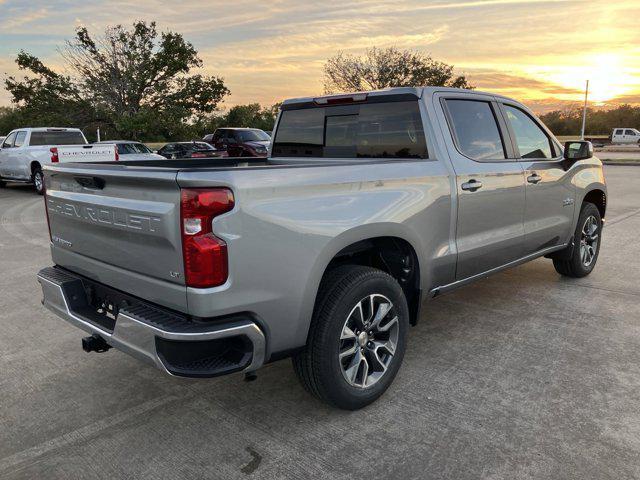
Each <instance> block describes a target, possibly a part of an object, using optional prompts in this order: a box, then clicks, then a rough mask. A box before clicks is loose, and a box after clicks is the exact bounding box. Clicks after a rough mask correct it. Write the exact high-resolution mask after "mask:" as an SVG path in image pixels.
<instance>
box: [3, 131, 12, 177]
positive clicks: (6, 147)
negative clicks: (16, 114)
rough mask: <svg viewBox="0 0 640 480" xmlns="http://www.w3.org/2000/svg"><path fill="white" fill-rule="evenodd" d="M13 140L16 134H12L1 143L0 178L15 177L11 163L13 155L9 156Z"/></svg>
mask: <svg viewBox="0 0 640 480" xmlns="http://www.w3.org/2000/svg"><path fill="white" fill-rule="evenodd" d="M15 139H16V132H12V133H11V134H10V135H9V136H8V137H7V138H5V139H4V142H2V150H0V176H2V177H15V166H14V165H13V162H12V158H13V155H11V153H12V151H13V142H14V141H15Z"/></svg>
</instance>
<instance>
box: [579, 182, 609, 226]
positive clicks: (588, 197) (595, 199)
mask: <svg viewBox="0 0 640 480" xmlns="http://www.w3.org/2000/svg"><path fill="white" fill-rule="evenodd" d="M585 202H589V203H593V204H594V205H595V206H596V207H597V208H598V211H599V212H600V217H601V218H602V219H603V221H604V218H605V214H606V211H607V193H606V192H605V190H604V189H601V188H599V187H595V188H593V189H591V190H589V191H588V192H587V193H586V194H585V196H584V197H583V198H582V203H585Z"/></svg>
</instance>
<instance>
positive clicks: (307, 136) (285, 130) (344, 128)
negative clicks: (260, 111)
mask: <svg viewBox="0 0 640 480" xmlns="http://www.w3.org/2000/svg"><path fill="white" fill-rule="evenodd" d="M272 157H316V158H389V159H393V158H398V159H402V158H405V159H406V158H414V159H419V158H428V152H427V144H426V139H425V134H424V130H423V126H422V118H421V116H420V109H419V105H418V100H417V99H416V100H407V101H404V100H403V101H395V102H393V101H391V102H379V103H362V104H350V105H331V106H309V107H304V108H299V109H292V110H283V111H282V113H281V115H280V121H279V123H278V128H277V129H276V132H275V138H274V141H273V148H272Z"/></svg>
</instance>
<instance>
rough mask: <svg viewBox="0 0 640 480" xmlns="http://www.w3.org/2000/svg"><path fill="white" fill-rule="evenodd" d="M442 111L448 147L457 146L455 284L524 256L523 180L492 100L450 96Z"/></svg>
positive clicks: (444, 100) (454, 159)
mask: <svg viewBox="0 0 640 480" xmlns="http://www.w3.org/2000/svg"><path fill="white" fill-rule="evenodd" d="M441 105H442V106H443V109H444V114H445V116H446V119H447V122H448V124H449V130H450V134H451V135H450V136H448V135H445V141H447V142H449V141H452V142H453V144H452V145H451V146H450V147H449V148H448V150H449V151H450V152H451V156H452V163H453V167H454V169H455V173H456V182H457V193H458V218H457V231H456V245H457V249H458V263H457V269H456V280H462V279H465V278H468V277H471V276H474V275H477V274H480V273H483V272H486V271H488V270H491V269H493V268H496V267H500V266H502V265H505V264H507V263H509V262H512V261H514V260H517V259H519V258H520V257H522V256H523V240H524V228H523V223H522V218H523V215H524V207H525V186H524V176H523V173H522V166H521V164H520V162H518V161H517V159H515V158H513V157H514V155H513V148H512V146H511V144H510V142H506V141H505V139H504V136H503V134H502V132H503V131H504V121H503V120H502V117H501V116H500V115H499V112H498V110H497V108H498V107H497V104H496V103H495V101H494V99H493V97H491V96H486V97H484V96H480V95H473V98H470V96H469V95H466V96H465V95H464V94H457V95H447V96H446V97H443V98H442V100H441Z"/></svg>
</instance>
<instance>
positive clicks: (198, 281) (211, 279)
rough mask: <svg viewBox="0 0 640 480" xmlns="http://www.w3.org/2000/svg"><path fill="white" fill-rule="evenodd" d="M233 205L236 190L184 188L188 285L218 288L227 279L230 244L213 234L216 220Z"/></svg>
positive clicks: (183, 229) (184, 253)
mask: <svg viewBox="0 0 640 480" xmlns="http://www.w3.org/2000/svg"><path fill="white" fill-rule="evenodd" d="M233 206H234V198H233V193H232V192H231V190H229V189H228V188H183V189H182V190H181V191H180V228H181V234H182V256H183V260H184V277H185V283H186V285H187V286H188V287H195V288H209V287H216V286H218V285H222V284H223V283H224V282H226V281H227V278H228V276H229V261H228V256H227V244H226V243H225V242H224V240H222V239H220V238H218V237H216V236H215V235H214V234H213V219H214V218H215V217H217V216H218V215H222V214H223V213H226V212H228V211H230V210H231V209H232V208H233Z"/></svg>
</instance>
